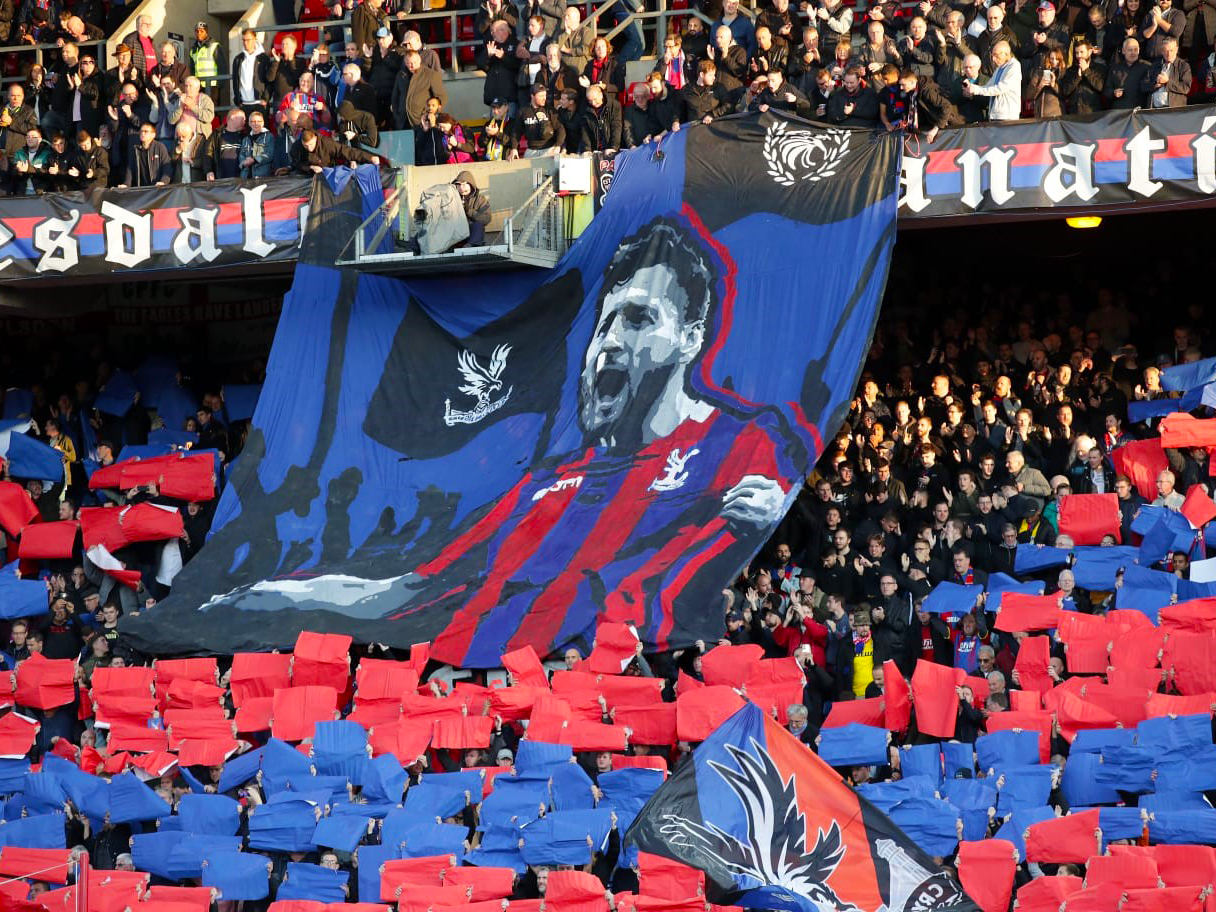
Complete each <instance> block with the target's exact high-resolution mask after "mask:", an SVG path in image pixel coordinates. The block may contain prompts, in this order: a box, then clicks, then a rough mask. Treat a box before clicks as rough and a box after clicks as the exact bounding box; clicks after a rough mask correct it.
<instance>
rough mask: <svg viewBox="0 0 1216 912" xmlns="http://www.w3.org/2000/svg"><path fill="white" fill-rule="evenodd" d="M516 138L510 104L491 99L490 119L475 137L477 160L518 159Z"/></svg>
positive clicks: (505, 101)
mask: <svg viewBox="0 0 1216 912" xmlns="http://www.w3.org/2000/svg"><path fill="white" fill-rule="evenodd" d="M580 129H581V125H580ZM517 137H518V130H517V129H516V125H515V118H514V117H512V116H511V102H510V101H509V100H508V99H506V98H491V99H490V119H489V120H487V121H486V125H485V127H483V128H482V131H481V134H480V135H479V136H478V137H477V158H478V159H479V160H480V161H513V160H514V159H517V158H519V145H518V139H517Z"/></svg>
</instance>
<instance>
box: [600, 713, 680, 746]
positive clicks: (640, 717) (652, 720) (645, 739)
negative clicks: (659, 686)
mask: <svg viewBox="0 0 1216 912" xmlns="http://www.w3.org/2000/svg"><path fill="white" fill-rule="evenodd" d="M615 722H616V724H617V725H619V726H621V727H622V728H628V729H629V730H630V731H631V732H632V734H631V735H630V736H629V741H630V743H632V744H647V745H651V746H654V747H666V746H668V745H671V744H675V743H676V706H675V704H674V703H656V704H653V705H651V706H637V707H630V706H618V707H617V708H616V718H615Z"/></svg>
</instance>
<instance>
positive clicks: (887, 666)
mask: <svg viewBox="0 0 1216 912" xmlns="http://www.w3.org/2000/svg"><path fill="white" fill-rule="evenodd" d="M882 671H883V678H882V679H883V687H884V690H883V696H884V697H885V698H886V706H885V708H884V713H883V714H884V716H885V722H884V724H883V726H882V727H883V728H886V729H888V730H889V731H893V732H901V731H904V730H905V729H907V727H908V723H909V722H910V721H911V720H912V691H911V689H909V687H908V682H907V681H906V680H905V679H904V676H903V674H902V673H901V672H900V670H899V666H898V665H896V664H895V663H894V662H892V661H891V660H890V659H887V661H885V662H883V663H882Z"/></svg>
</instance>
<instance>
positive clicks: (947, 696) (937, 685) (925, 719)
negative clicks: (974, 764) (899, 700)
mask: <svg viewBox="0 0 1216 912" xmlns="http://www.w3.org/2000/svg"><path fill="white" fill-rule="evenodd" d="M966 677H967V674H966V672H964V671H963V670H962V669H961V668H947V667H946V666H944V665H938V664H936V663H935V662H926V661H925V660H924V659H917V661H916V670H915V671H914V672H913V673H912V705H913V706H915V707H916V727H917V730H919V731H920V733H921V734H922V735H933V736H935V737H939V738H953V737H954V723H955V722H956V721H958V694H957V693H956V692H955V688H956V687H958V686H959V685H960V684H962V683H963V680H964V679H965V678H966Z"/></svg>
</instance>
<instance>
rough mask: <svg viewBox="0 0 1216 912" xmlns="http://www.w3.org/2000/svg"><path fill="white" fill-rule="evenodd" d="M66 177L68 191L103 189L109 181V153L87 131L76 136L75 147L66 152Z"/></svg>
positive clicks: (82, 131)
mask: <svg viewBox="0 0 1216 912" xmlns="http://www.w3.org/2000/svg"><path fill="white" fill-rule="evenodd" d="M66 176H67V179H68V181H69V182H70V183H69V184H68V186H67V189H69V190H82V191H85V192H88V191H89V190H92V189H93V188H94V187H105V186H106V184H108V183H109V179H110V153H109V150H108V149H105V148H103V147H102V145H101V143H99V142H97V140H95V139H94V138H93V137H92V136H91V135H90V134H89V133H88V132H87V131H85V130H81V131H80V132H79V133H77V134H76V146H75V147H74V148H73V149H70V150H69V151H68V155H67V170H66Z"/></svg>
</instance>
